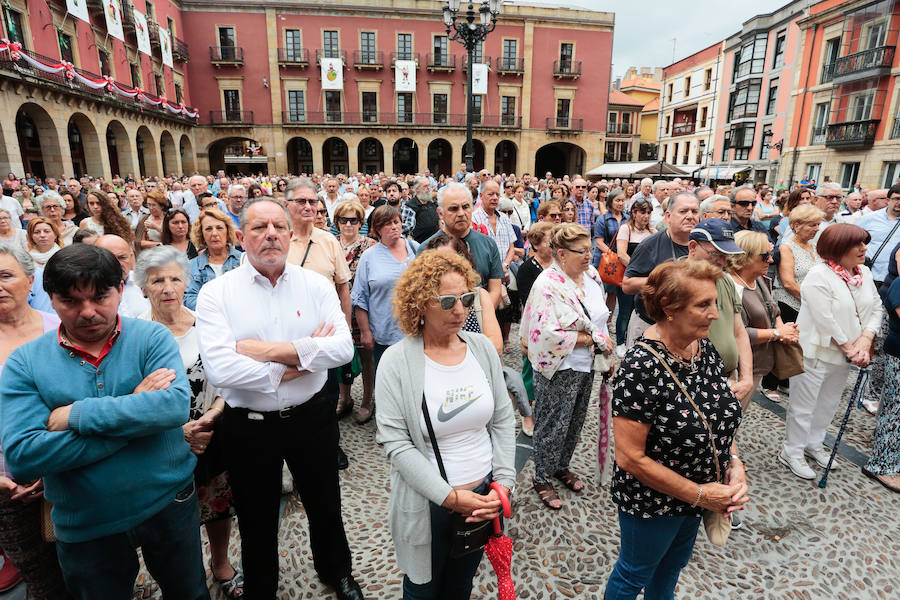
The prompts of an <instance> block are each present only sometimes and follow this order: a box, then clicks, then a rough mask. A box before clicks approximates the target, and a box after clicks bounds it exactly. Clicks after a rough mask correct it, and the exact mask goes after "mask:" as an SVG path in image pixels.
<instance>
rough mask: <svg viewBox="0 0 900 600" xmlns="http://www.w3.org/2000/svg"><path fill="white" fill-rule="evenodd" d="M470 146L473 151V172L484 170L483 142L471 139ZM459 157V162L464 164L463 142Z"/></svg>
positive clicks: (464, 145) (464, 148) (464, 150)
mask: <svg viewBox="0 0 900 600" xmlns="http://www.w3.org/2000/svg"><path fill="white" fill-rule="evenodd" d="M472 145H473V146H474V150H473V152H472V158H473V163H474V165H475V167H474V168H475V171H476V172H477V171H480V170H482V169H483V168H484V154H485V151H484V142H482V141H481V140H476V139H475V138H472ZM460 156H462V161H461V162H466V143H465V142H463V145H462V147H461V148H460Z"/></svg>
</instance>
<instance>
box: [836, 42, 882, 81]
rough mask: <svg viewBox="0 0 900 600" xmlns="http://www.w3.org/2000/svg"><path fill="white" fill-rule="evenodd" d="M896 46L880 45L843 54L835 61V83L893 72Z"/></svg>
mask: <svg viewBox="0 0 900 600" xmlns="http://www.w3.org/2000/svg"><path fill="white" fill-rule="evenodd" d="M893 63H894V47H893V46H879V47H877V48H871V49H869V50H863V51H862V52H854V53H853V54H848V55H847V56H842V57H840V58H839V59H837V61H835V63H834V80H833V81H834V83H836V84H837V83H844V82H847V81H854V80H857V79H867V78H869V77H881V76H882V75H887V74H889V73H890V72H891V65H892V64H893Z"/></svg>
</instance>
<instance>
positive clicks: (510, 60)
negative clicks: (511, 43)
mask: <svg viewBox="0 0 900 600" xmlns="http://www.w3.org/2000/svg"><path fill="white" fill-rule="evenodd" d="M524 72H525V57H524V56H519V57H516V56H498V57H497V73H498V74H500V75H522V74H523V73H524Z"/></svg>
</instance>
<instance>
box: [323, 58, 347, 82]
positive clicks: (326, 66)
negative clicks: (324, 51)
mask: <svg viewBox="0 0 900 600" xmlns="http://www.w3.org/2000/svg"><path fill="white" fill-rule="evenodd" d="M322 89H323V90H342V89H344V62H343V61H342V60H341V59H340V58H324V57H323V58H322Z"/></svg>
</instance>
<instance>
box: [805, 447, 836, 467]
mask: <svg viewBox="0 0 900 600" xmlns="http://www.w3.org/2000/svg"><path fill="white" fill-rule="evenodd" d="M803 453H804V454H805V455H807V456H808V457H810V458H811V459H813V460H814V461H816V464H817V465H819V466H820V467H822V468H823V469H824V468H825V467H827V466H828V459H829V458H831V450H829V449H828V448H826V447H825V446H819V447H818V448H807V449H806V450H804V451H803ZM838 468H840V465H839V464H838V461H837V455H835V457H834V462H832V463H831V470H832V471H835V470H837V469H838Z"/></svg>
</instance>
